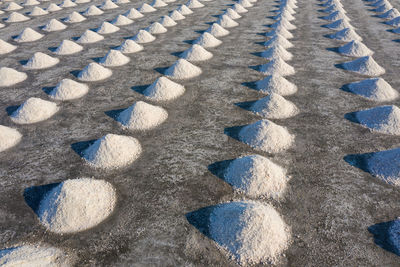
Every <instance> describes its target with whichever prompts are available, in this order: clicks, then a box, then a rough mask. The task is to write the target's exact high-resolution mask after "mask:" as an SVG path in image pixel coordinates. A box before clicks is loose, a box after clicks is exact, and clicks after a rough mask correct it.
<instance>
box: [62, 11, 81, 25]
mask: <svg viewBox="0 0 400 267" xmlns="http://www.w3.org/2000/svg"><path fill="white" fill-rule="evenodd" d="M84 20H86V18H85V17H84V16H82V15H81V14H79V13H78V12H76V11H74V12H72V13H71V14H70V15H69V16H68V17H66V18H65V19H64V22H68V23H78V22H82V21H84Z"/></svg>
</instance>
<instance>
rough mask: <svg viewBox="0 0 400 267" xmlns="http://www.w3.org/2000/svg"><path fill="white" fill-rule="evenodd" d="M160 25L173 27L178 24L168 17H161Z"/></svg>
mask: <svg viewBox="0 0 400 267" xmlns="http://www.w3.org/2000/svg"><path fill="white" fill-rule="evenodd" d="M160 24H161V25H162V26H164V27H173V26H175V25H177V24H178V23H176V22H175V20H173V19H172V18H171V17H169V16H162V17H161V19H160Z"/></svg>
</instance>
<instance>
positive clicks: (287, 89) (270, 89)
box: [256, 74, 297, 96]
mask: <svg viewBox="0 0 400 267" xmlns="http://www.w3.org/2000/svg"><path fill="white" fill-rule="evenodd" d="M256 88H257V89H258V90H259V91H260V92H262V93H265V94H273V93H275V94H279V95H281V96H287V95H292V94H295V93H296V92H297V86H296V85H295V84H294V83H291V82H289V81H288V80H286V79H285V78H284V77H282V76H280V75H279V74H272V75H270V76H267V77H265V78H264V79H263V80H261V81H257V82H256Z"/></svg>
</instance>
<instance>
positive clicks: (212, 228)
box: [186, 201, 290, 266]
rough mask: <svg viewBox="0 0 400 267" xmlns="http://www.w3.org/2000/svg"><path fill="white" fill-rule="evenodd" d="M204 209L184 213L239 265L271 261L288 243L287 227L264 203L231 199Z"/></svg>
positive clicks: (277, 214)
mask: <svg viewBox="0 0 400 267" xmlns="http://www.w3.org/2000/svg"><path fill="white" fill-rule="evenodd" d="M206 209H207V211H204V210H205V209H202V210H199V211H194V212H191V213H188V214H187V215H186V217H187V219H188V221H189V222H190V223H191V224H193V225H194V226H196V227H198V228H199V230H200V231H201V232H203V233H206V235H207V236H208V237H210V238H211V239H212V240H214V241H215V242H216V243H217V244H218V247H219V248H221V249H222V250H224V251H226V253H227V254H228V255H229V257H230V258H232V259H234V260H235V261H236V262H237V263H238V265H240V266H254V265H261V264H263V263H266V262H274V261H276V259H277V258H279V257H280V256H281V254H283V252H284V251H285V250H286V249H287V248H288V246H289V243H290V230H289V227H288V226H287V225H286V224H285V222H284V221H283V219H282V218H281V216H280V215H279V213H278V212H277V211H276V210H275V209H274V208H273V207H272V206H270V205H268V204H262V203H260V202H253V201H240V202H239V201H234V202H227V203H223V204H218V205H216V206H212V207H207V208H206ZM204 214H207V215H204Z"/></svg>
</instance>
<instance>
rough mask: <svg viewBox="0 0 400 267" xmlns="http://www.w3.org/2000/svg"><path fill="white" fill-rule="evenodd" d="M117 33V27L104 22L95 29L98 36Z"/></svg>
mask: <svg viewBox="0 0 400 267" xmlns="http://www.w3.org/2000/svg"><path fill="white" fill-rule="evenodd" d="M117 31H119V28H118V27H117V26H114V25H112V24H111V23H109V22H107V21H104V22H103V23H102V24H101V25H100V27H99V28H97V29H96V32H97V33H100V34H110V33H114V32H117Z"/></svg>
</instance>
